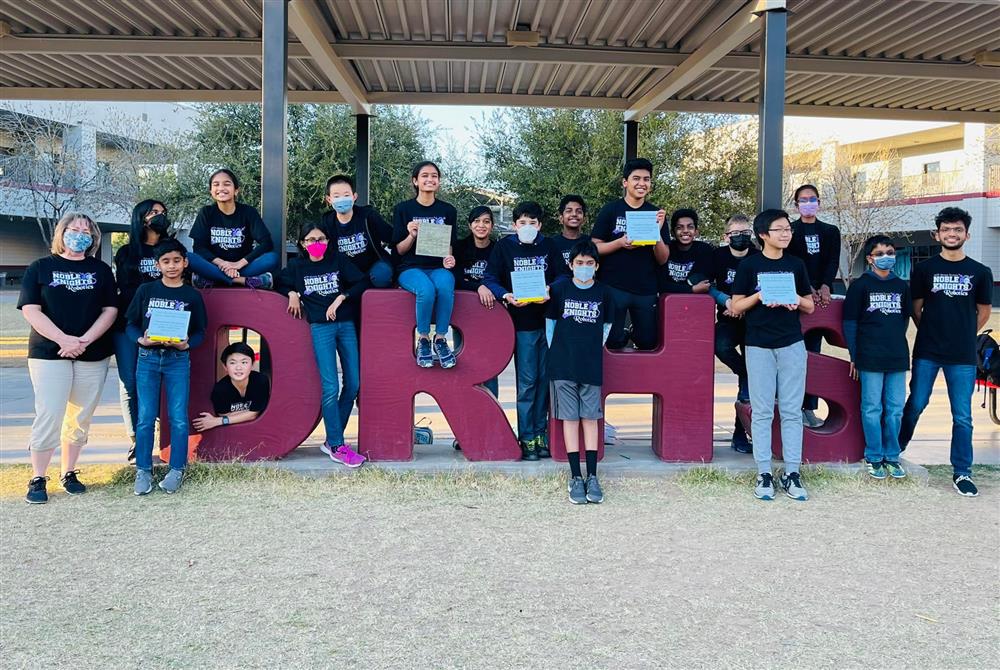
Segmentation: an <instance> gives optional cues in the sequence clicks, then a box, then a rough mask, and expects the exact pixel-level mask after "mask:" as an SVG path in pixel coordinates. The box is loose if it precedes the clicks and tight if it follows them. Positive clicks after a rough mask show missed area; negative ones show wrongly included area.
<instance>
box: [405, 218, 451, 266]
mask: <svg viewBox="0 0 1000 670" xmlns="http://www.w3.org/2000/svg"><path fill="white" fill-rule="evenodd" d="M449 245H451V226H449V225H448V224H447V223H421V224H420V227H419V228H418V229H417V248H416V251H414V253H416V254H417V255H418V256H436V257H437V258H444V257H445V256H447V255H448V246H449Z"/></svg>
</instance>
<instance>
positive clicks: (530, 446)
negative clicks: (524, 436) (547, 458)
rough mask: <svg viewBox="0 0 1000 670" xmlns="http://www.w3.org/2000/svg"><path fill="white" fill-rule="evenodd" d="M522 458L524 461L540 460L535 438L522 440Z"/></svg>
mask: <svg viewBox="0 0 1000 670" xmlns="http://www.w3.org/2000/svg"><path fill="white" fill-rule="evenodd" d="M520 444H521V460H522V461H537V460H538V450H537V449H535V440H534V438H532V439H530V440H528V441H527V442H525V441H521V443H520Z"/></svg>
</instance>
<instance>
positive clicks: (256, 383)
mask: <svg viewBox="0 0 1000 670" xmlns="http://www.w3.org/2000/svg"><path fill="white" fill-rule="evenodd" d="M255 358H256V356H255V355H254V351H253V349H252V348H251V347H250V345H248V344H246V343H245V342H233V343H232V344H230V345H229V346H227V347H226V348H225V349H223V350H222V355H221V356H219V360H220V361H222V364H223V365H224V366H226V376H225V377H223V378H222V379H220V380H219V381H217V382H216V383H215V386H214V387H213V388H212V410H213V411H214V414H212V413H210V412H202V413H201V414H199V415H198V418H196V419H195V420H194V421H192V422H191V423H192V424H193V425H194V429H195V430H197V431H198V432H204V431H206V430H211V429H212V428H218V427H220V426H229V425H232V424H234V423H244V422H246V421H253V420H254V419H256V418H257V417H258V416H260V413H261V412H263V411H264V409H265V408H266V407H267V401H268V400H269V399H270V397H271V382H270V381H269V380H268V378H267V376H266V375H264V374H262V373H260V372H257V371H256V370H254V369H253V363H254V359H255Z"/></svg>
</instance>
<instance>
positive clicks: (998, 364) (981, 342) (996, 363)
mask: <svg viewBox="0 0 1000 670" xmlns="http://www.w3.org/2000/svg"><path fill="white" fill-rule="evenodd" d="M976 379H978V380H980V381H984V382H988V383H990V384H996V385H998V386H1000V343H998V342H997V340H996V338H995V337H994V336H993V331H992V330H989V329H987V330H985V331H983V332H982V333H980V334H979V337H977V338H976Z"/></svg>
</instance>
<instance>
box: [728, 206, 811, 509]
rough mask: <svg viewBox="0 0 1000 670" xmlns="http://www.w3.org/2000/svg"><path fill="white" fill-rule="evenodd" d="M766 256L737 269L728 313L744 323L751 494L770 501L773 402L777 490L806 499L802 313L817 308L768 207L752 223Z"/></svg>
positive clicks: (785, 227) (780, 219)
mask: <svg viewBox="0 0 1000 670" xmlns="http://www.w3.org/2000/svg"><path fill="white" fill-rule="evenodd" d="M753 230H754V232H755V233H756V234H757V237H758V238H759V239H760V241H761V244H762V246H763V252H762V253H760V254H757V255H755V256H750V257H748V258H746V259H744V260H743V262H741V263H740V264H739V267H737V268H736V278H735V280H734V281H733V298H732V307H731V311H732V312H734V313H735V314H737V315H740V314H742V315H743V316H744V319H745V321H746V360H747V374H748V377H749V384H750V407H751V409H752V411H753V413H752V419H751V427H752V430H751V433H752V436H753V457H754V460H755V461H756V462H757V473H758V474H757V484H756V486H755V488H754V495H755V496H756V497H757V498H758V499H760V500H774V477H773V475H772V474H771V423H772V421H773V420H774V401H775V397H777V399H778V411H779V413H780V415H781V447H782V452H783V455H784V460H785V472H784V474H783V475H782V476H781V487H782V488H783V489H784V490H785V493H786V494H787V495H788V497H789V498H792V499H793V500H808V499H809V496H808V494H807V493H806V490H805V488H804V487H803V486H802V481H801V477H800V474H799V466H800V464H801V463H802V412H801V408H802V394H803V393H805V387H806V348H805V345H804V344H803V341H802V326H801V324H800V323H799V311H800V310H801V311H802V312H804V313H806V314H811V313H812V311H813V310H814V309H815V305H814V304H813V300H812V288H811V287H810V285H809V275H808V274H806V266H805V263H803V262H802V260H801V259H799V258H796V257H794V256H790V255H788V254H786V253H785V249H786V248H787V247H788V244H789V242H791V239H792V225H791V223H790V222H789V220H788V214H787V213H785V212H784V211H782V210H780V209H767V210H764V211H763V212H761V213H760V214H758V215H757V216H756V217H755V218H754V220H753Z"/></svg>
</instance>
